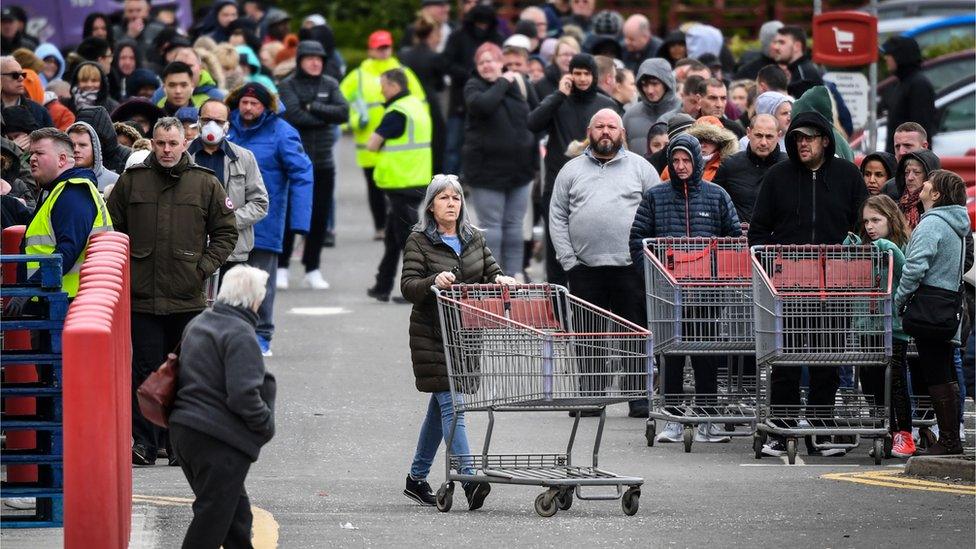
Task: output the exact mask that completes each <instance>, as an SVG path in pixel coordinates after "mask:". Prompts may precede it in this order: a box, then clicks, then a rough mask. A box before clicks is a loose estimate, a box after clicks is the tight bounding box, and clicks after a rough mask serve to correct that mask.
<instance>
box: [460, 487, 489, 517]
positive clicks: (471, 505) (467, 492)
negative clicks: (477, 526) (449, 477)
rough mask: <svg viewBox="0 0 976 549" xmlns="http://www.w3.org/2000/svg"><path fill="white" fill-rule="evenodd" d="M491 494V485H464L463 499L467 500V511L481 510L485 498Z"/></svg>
mask: <svg viewBox="0 0 976 549" xmlns="http://www.w3.org/2000/svg"><path fill="white" fill-rule="evenodd" d="M490 492H491V484H488V483H487V482H467V483H465V484H464V497H465V498H467V500H468V511H475V510H478V509H481V506H482V505H484V504H485V498H486V497H488V494H489V493H490Z"/></svg>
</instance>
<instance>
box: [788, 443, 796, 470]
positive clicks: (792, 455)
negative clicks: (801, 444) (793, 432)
mask: <svg viewBox="0 0 976 549" xmlns="http://www.w3.org/2000/svg"><path fill="white" fill-rule="evenodd" d="M786 461H788V462H789V463H790V465H794V464H796V439H795V438H789V439H787V440H786Z"/></svg>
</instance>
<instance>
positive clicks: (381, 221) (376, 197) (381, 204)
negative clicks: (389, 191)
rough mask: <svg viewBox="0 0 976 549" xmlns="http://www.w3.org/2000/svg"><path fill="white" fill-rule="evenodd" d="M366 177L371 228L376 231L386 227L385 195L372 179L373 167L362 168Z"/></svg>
mask: <svg viewBox="0 0 976 549" xmlns="http://www.w3.org/2000/svg"><path fill="white" fill-rule="evenodd" d="M363 176H365V177H366V199H367V200H368V201H369V213H370V214H372V215H373V228H374V229H376V230H377V231H378V230H380V229H382V228H384V227H386V196H384V195H383V191H381V190H380V189H379V187H377V186H376V180H375V179H373V168H363Z"/></svg>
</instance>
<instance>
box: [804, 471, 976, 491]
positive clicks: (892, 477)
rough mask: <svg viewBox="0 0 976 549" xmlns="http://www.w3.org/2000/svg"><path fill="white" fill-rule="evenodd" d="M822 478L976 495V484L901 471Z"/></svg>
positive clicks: (825, 477) (905, 488)
mask: <svg viewBox="0 0 976 549" xmlns="http://www.w3.org/2000/svg"><path fill="white" fill-rule="evenodd" d="M820 478H824V479H828V480H840V481H844V482H854V483H857V484H867V485H869V486H881V487H885V488H901V489H904V490H922V491H925V492H944V493H947V494H958V495H962V496H976V486H972V485H966V484H949V483H947V482H934V481H930V480H921V479H914V478H907V477H904V476H903V475H902V473H901V472H900V471H869V472H865V473H830V474H826V475H823V476H821V477H820Z"/></svg>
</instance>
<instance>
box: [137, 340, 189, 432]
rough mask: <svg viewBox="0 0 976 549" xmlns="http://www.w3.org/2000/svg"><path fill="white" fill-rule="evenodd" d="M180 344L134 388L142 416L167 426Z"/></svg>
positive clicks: (177, 374) (171, 406) (178, 361)
mask: <svg viewBox="0 0 976 549" xmlns="http://www.w3.org/2000/svg"><path fill="white" fill-rule="evenodd" d="M179 353H180V346H179V345H177V346H176V348H175V349H173V352H172V353H169V354H167V355H166V360H165V361H164V362H163V363H162V365H160V367H159V368H157V369H156V371H155V372H153V373H151V374H149V377H147V378H146V381H143V382H142V385H140V386H139V389H137V390H136V396H137V397H138V399H139V411H140V412H142V417H144V418H146V419H148V420H149V421H151V422H153V423H155V424H156V425H159V426H160V427H167V428H168V427H169V412H170V410H172V408H173V401H174V400H176V378H177V376H179V374H180V356H179Z"/></svg>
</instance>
